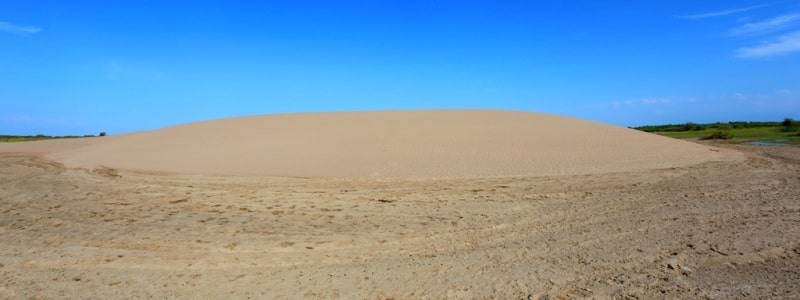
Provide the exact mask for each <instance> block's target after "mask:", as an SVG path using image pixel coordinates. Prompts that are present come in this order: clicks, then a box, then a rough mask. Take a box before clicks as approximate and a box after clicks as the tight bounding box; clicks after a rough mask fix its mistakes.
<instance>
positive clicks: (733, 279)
mask: <svg viewBox="0 0 800 300" xmlns="http://www.w3.org/2000/svg"><path fill="white" fill-rule="evenodd" d="M699 146H701V147H703V148H706V149H717V148H714V147H711V146H709V145H699ZM716 146H722V147H734V148H735V149H734V150H731V151H741V152H742V153H743V155H744V157H743V158H741V159H735V160H724V161H709V162H705V163H700V164H695V165H688V166H680V167H671V168H662V169H651V170H632V171H620V172H604V173H596V174H590V175H560V176H559V175H548V176H520V177H506V178H494V179H491V178H489V179H486V178H484V179H428V180H402V179H383V180H365V179H364V180H357V179H349V180H347V179H302V178H280V177H257V176H250V177H246V176H210V175H158V174H152V173H150V174H148V173H141V172H139V173H137V172H129V171H118V170H113V169H102V168H100V169H94V170H88V169H68V168H65V167H64V166H63V165H61V164H59V163H55V162H52V161H50V160H48V159H44V158H43V157H42V156H41V154H30V153H29V154H19V153H17V154H14V153H0V199H2V200H0V298H10V299H26V298H33V299H38V298H72V299H74V298H96V299H107V298H184V299H197V298H227V297H231V298H241V299H244V298H251V299H259V298H261V299H268V298H278V299H280V298H298V297H300V298H345V299H353V298H366V299H383V298H395V299H406V298H425V297H427V298H433V299H438V298H445V297H451V298H468V299H469V298H486V297H494V298H505V299H510V298H522V299H527V298H534V299H535V298H541V297H544V296H547V297H549V298H550V299H554V298H559V297H567V298H572V297H587V296H588V297H592V296H593V297H600V298H607V297H617V298H625V297H629V296H630V297H638V298H670V299H671V298H701V297H710V298H751V297H752V298H757V297H766V298H797V297H800V288H798V286H797V282H800V271H798V270H800V246H799V245H798V241H800V201H799V200H798V199H800V184H798V183H800V150H799V149H798V148H797V147H755V146H725V145H716ZM723 150H724V149H723Z"/></svg>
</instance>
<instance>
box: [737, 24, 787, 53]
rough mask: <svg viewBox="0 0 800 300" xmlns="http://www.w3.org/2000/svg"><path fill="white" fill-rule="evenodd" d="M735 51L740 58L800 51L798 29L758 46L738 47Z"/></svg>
mask: <svg viewBox="0 0 800 300" xmlns="http://www.w3.org/2000/svg"><path fill="white" fill-rule="evenodd" d="M736 52H737V53H736V54H737V55H736V56H738V57H741V58H754V57H768V56H776V55H783V54H788V53H792V52H800V31H794V32H791V33H788V34H784V35H782V36H779V37H778V38H777V39H775V40H774V41H772V42H767V43H763V44H761V45H758V46H754V47H743V48H739V49H738V50H737V51H736Z"/></svg>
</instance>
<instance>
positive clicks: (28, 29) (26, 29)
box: [0, 22, 42, 35]
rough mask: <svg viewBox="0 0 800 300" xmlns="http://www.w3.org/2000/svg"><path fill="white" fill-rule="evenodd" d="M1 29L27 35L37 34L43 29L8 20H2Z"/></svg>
mask: <svg viewBox="0 0 800 300" xmlns="http://www.w3.org/2000/svg"><path fill="white" fill-rule="evenodd" d="M0 31H4V32H8V33H13V34H20V35H26V34H35V33H38V32H39V31H42V30H41V29H40V28H37V27H33V26H18V25H14V24H11V23H8V22H0Z"/></svg>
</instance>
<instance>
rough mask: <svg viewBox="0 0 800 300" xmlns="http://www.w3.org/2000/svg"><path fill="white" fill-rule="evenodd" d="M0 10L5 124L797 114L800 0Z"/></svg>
mask: <svg viewBox="0 0 800 300" xmlns="http://www.w3.org/2000/svg"><path fill="white" fill-rule="evenodd" d="M167 2H168V1H130V2H126V1H78V0H76V1H31V0H23V1H17V0H5V1H2V2H0V134H39V133H43V134H54V135H64V134H81V135H82V134H97V133H98V132H100V131H105V132H108V133H109V134H115V133H123V132H130V131H139V130H151V129H157V128H161V127H166V126H171V125H176V124H180V123H186V122H192V121H199V120H207V119H215V118H223V117H231V116H241V115H254V114H267V113H289V112H318V111H352V110H384V109H430V108H492V109H512V110H524V111H534V112H545V113H553V114H561V115H567V116H573V117H579V118H585V119H590V120H596V121H601V122H606V123H611V124H616V125H620V126H638V125H646V124H663V123H684V122H687V121H692V122H697V123H702V122H716V121H734V120H749V121H765V120H774V121H779V120H782V119H783V118H786V117H791V118H795V119H800V1H774V2H760V1H658V2H663V3H651V2H653V1H616V2H615V3H601V2H604V1H264V2H262V3H254V2H256V1H245V2H236V1H224V2H223V1H220V2H216V3H212V2H203V1H196V3H192V2H185V1H181V2H174V3H172V4H169V3H167Z"/></svg>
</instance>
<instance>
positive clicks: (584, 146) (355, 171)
mask: <svg viewBox="0 0 800 300" xmlns="http://www.w3.org/2000/svg"><path fill="white" fill-rule="evenodd" d="M81 143H85V144H86V145H81ZM9 151H15V152H31V151H34V152H40V153H47V157H49V158H52V159H55V160H56V161H59V162H61V163H63V164H64V165H65V166H67V167H83V168H96V167H109V168H114V169H125V170H139V171H158V172H169V173H175V172H177V173H182V174H206V175H258V176H263V175H269V176H282V177H316V178H319V177H327V178H370V179H387V178H394V179H408V178H416V179H419V178H476V177H498V176H541V175H577V174H589V173H605V172H620V171H633V170H645V169H654V168H667V167H677V166H687V165H692V164H696V163H699V162H704V161H709V160H724V159H728V158H729V156H730V153H725V152H719V151H716V152H715V151H710V149H709V148H708V147H704V146H700V145H696V144H692V143H689V142H684V141H679V140H674V139H668V138H664V137H660V136H657V135H653V134H648V133H644V132H640V131H637V130H633V129H628V128H621V127H617V126H611V125H608V124H602V123H597V122H591V121H587V120H581V119H575V118H568V117H563V116H556V115H548V114H540V113H529V112H517V111H496V110H429V111H426V110H416V111H415V110H412V111H377V112H340V113H308V114H286V115H260V116H250V117H238V118H229V119H220V120H211V121H205V122H198V123H190V124H184V125H180V126H174V127H169V128H164V129H159V130H155V131H150V132H140V133H134V134H127V135H119V136H116V135H115V136H108V137H102V138H93V139H80V140H57V141H47V143H44V142H41V143H39V142H34V143H14V144H6V145H3V144H0V152H9Z"/></svg>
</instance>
